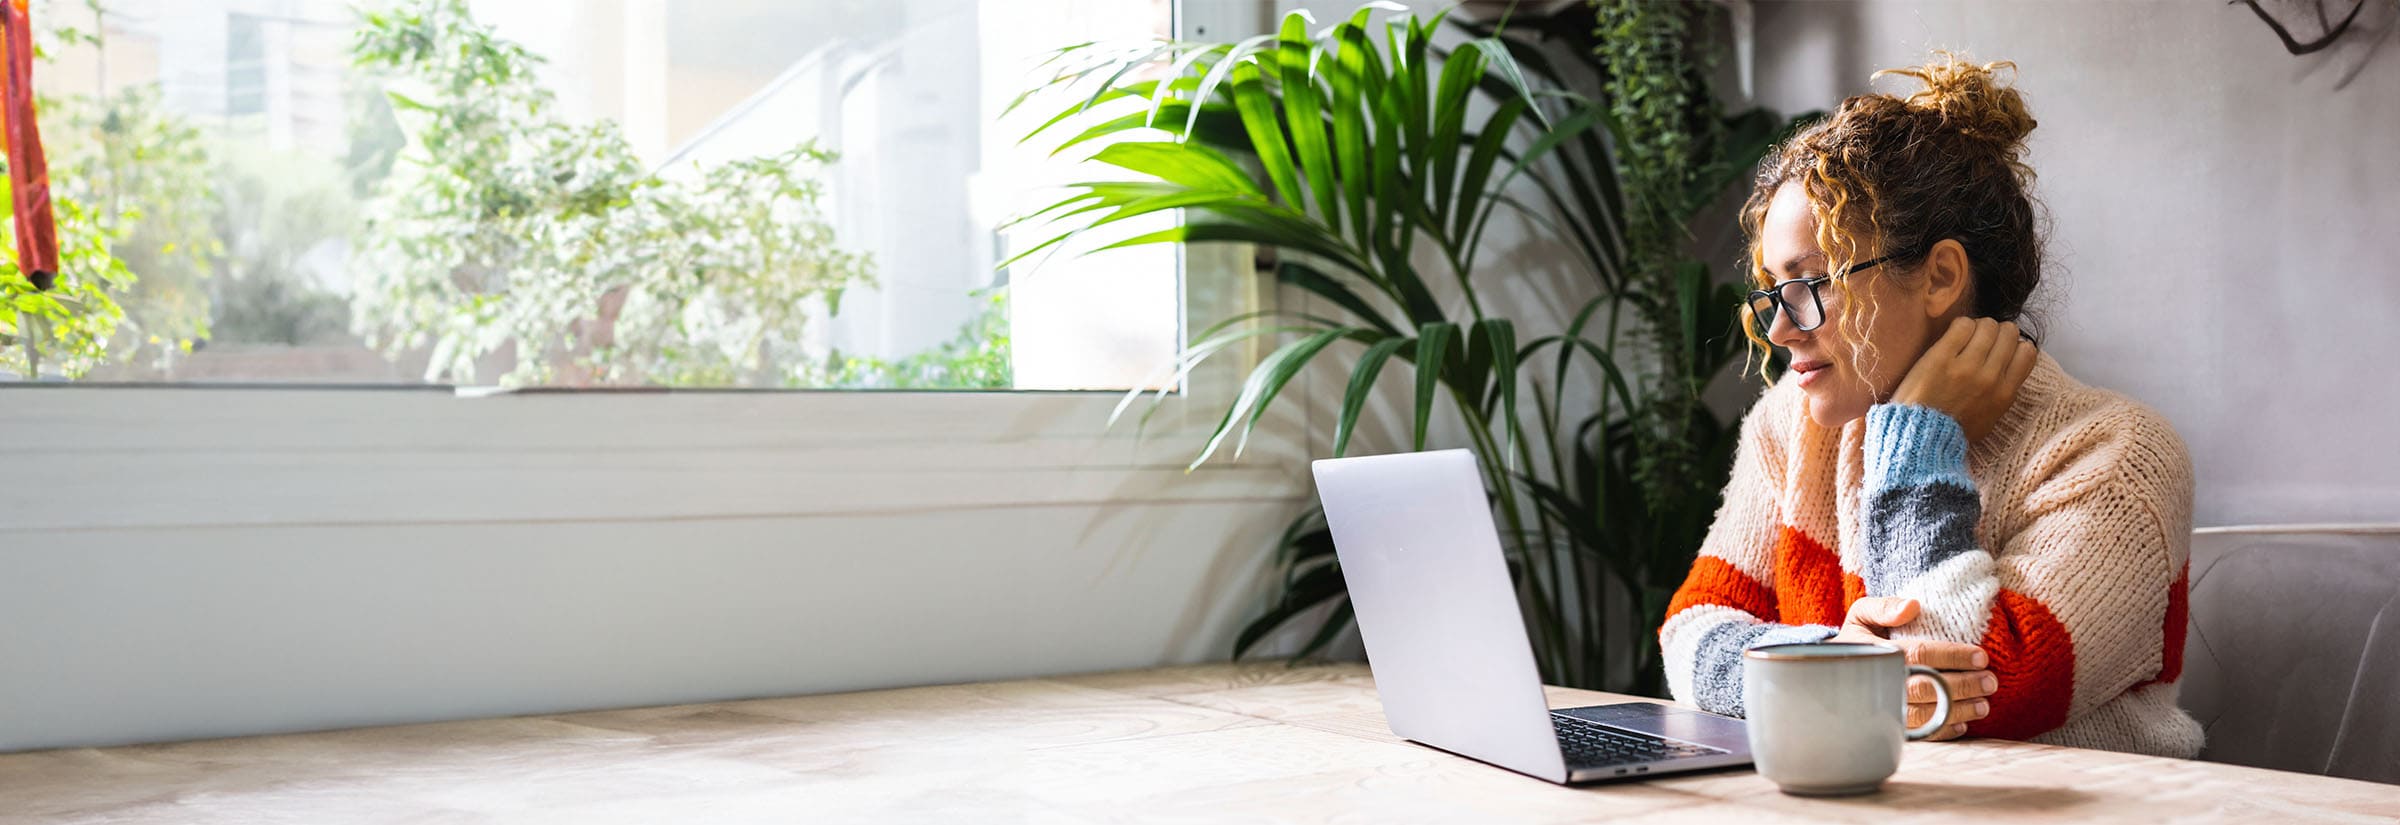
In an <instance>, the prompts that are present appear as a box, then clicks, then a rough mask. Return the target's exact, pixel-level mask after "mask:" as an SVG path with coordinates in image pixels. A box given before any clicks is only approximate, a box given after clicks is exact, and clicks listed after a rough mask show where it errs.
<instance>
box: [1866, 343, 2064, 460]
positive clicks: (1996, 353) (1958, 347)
mask: <svg viewBox="0 0 2400 825" xmlns="http://www.w3.org/2000/svg"><path fill="white" fill-rule="evenodd" d="M2040 352H2041V351H2040V350H2039V349H2038V348H2036V347H2035V346H2034V345H2033V342H2031V341H2026V340H2023V339H2020V338H2018V337H2017V325H2016V324H2014V323H2011V322H2007V321H1994V320H1992V319H1990V318H1958V319H1955V320H1952V321H1951V322H1950V330H1949V331H1948V332H1944V333H1942V337H1941V339H1940V340H1937V341H1935V342H1933V347H1932V348H1930V349H1927V350H1925V354H1924V355H1920V356H1917V363H1916V365H1915V366H1912V367H1910V368H1909V370H1908V375H1907V377H1905V378H1902V379H1900V388H1899V389H1898V390H1895V391H1893V393H1892V403H1894V404H1916V405H1918V406H1923V407H1931V408H1933V409H1936V410H1940V411H1942V412H1943V413H1945V414H1947V415H1949V416H1950V417H1951V418H1952V419H1954V420H1956V421H1957V422H1958V426H1959V429H1962V430H1965V431H1966V435H1967V443H1969V444H1973V443H1975V442H1977V441H1979V440H1982V438H1983V436H1984V434H1985V433H1989V432H1991V430H1992V425H1994V424H1997V423H1999V421H2000V416H2001V415H2002V414H2004V413H2006V412H2008V407H2009V405H2011V404H2014V403H2016V401H2017V388H2018V387H2019V386H2021V385H2023V384H2024V383H2025V376H2027V375H2031V374H2033V365H2034V362H2035V361H2037V360H2039V355H2040Z"/></svg>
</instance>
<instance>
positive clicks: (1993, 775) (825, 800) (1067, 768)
mask: <svg viewBox="0 0 2400 825" xmlns="http://www.w3.org/2000/svg"><path fill="white" fill-rule="evenodd" d="M1619 698H1620V697H1614V696H1611V695H1608V694H1601V693H1593V692H1589V691H1577V690H1567V689H1557V688H1554V689H1552V691H1551V701H1552V704H1554V705H1557V706H1570V705H1584V704H1595V703H1600V702H1607V701H1612V700H1617V699H1619ZM2395 818H2400V787H2394V786H2386V785H2377V784H2371V783H2365V782H2355V781H2350V780H2342V779H2329V778H2325V777H2319V776H2308V775H2303V774H2292V773H2280V772H2274V771H2264V770H2256V769H2251V768H2239V767H2231V766H2226V765H2214V764H2208V763H2203V762H2187V761H2181V760H2172V759H2156V758H2149V757H2136V756H2123V755H2118V754H2110V753H2102V752H2097V751H2079V750H2071V749H2065V748H2056V747H2049V746H2044V745H2030V744H2023V743H2017V742H1997V741H1967V742H1952V743H1930V744H1911V745H1909V746H1908V753H1907V757H1906V758H1905V759H1904V760H1903V762H1902V765H1901V768H1900V773H1899V775H1898V776H1895V777H1893V779H1892V781H1891V783H1890V784H1889V785H1888V786H1887V787H1886V788H1885V790H1884V791H1883V792H1882V793H1880V794H1876V795H1872V796H1867V797H1857V798H1851V799H1838V800H1823V799H1802V798H1798V797H1790V796H1785V795H1783V794H1781V793H1778V792H1777V791H1776V790H1775V789H1774V787H1773V786H1771V785H1769V784H1768V783H1767V782H1766V780H1763V779H1760V778H1759V777H1758V776H1757V775H1756V774H1753V773H1751V772H1748V771H1738V772H1733V773H1719V774H1712V775H1706V776H1688V777H1677V778H1665V779H1657V780H1651V781H1648V782H1642V783H1636V784H1616V785H1599V786H1592V787H1585V788H1563V787H1559V786H1555V785H1551V784H1549V783H1547V782H1542V781H1539V780H1535V779H1529V778H1526V777H1523V776H1519V775H1517V774H1513V773H1509V772H1507V771H1503V770H1500V769H1498V768H1492V767H1488V766H1485V765H1482V764H1479V763H1475V762H1470V761H1468V760H1465V759H1461V758H1458V757H1454V756H1450V755H1448V754H1444V753H1441V752H1439V751H1435V750H1431V749H1428V748H1424V747H1420V746H1417V745H1413V744H1410V743H1407V742H1403V741H1401V740H1399V739H1396V738H1394V737H1393V736H1392V735H1391V732H1390V731H1389V730H1387V729H1385V727H1384V724H1383V716H1382V713H1381V711H1380V710H1379V709H1378V706H1377V704H1376V701H1375V691H1374V684H1373V682H1372V681H1371V680H1370V679H1369V678H1368V675H1367V671H1366V669H1365V668H1364V667H1361V666H1357V665H1341V666H1328V667H1312V668H1300V669H1288V668H1285V667H1283V666H1281V665H1278V664H1244V665H1212V666H1200V667H1186V668H1168V669H1163V670H1149V671H1132V672H1124V673H1104V674H1095V675H1088V676H1069V677H1060V678H1053V679H1035V680H1028V681H1019V682H995V683H988V684H971V685H952V686H945V687H928V688H911V689H905V690H887V691H875V692H868V693H849V694H838V695H829V696H807V697H796V698H789V699H764V700H756V701H747V702H725V703H718V704H708V705H687V706H679V707H664V708H647V709H639V710H621V711H604V712H594V713H572V714H561V715H556V716H539V717H523V718H514V719H494V720H484V721H474V722H451V723H442V724H432V725H411V726H405V727H391V728H373V729H363V730H352V731H335V732H328V733H312V734H296V735H287V736H266V737H255V738H247V739H226V740H214V741H205V742H186V743H180V744H171V745H146V746H135V747H120V748H106V749H80V750H62V751H42V752H34V753H20V754H8V755H0V822H4V823H37V822H38V823H63V822H95V823H96V822H109V823H140V822H174V823H281V822H294V823H299V822H305V823H352V822H357V823H386V822H389V823H401V822H407V823H481V822H562V823H579V824H581V823H749V822H776V823H786V822H798V823H819V822H877V823H884V822H920V821H921V822H962V823H970V822H1060V823H1084V822H1335V821H1341V822H1361V823H1397V822H1595V821H1603V820H1605V821H1610V822H1708V823H1720V822H1736V823H1741V825H1760V824H1761V823H1771V822H1855V821H1871V822H1894V823H1897V822H1912V823H1913V822H1971V823H1977V825H1987V824H1988V823H1999V822H2094V821H2127V822H2158V821H2175V822H2212V821H2226V822H2286V821H2322V822H2374V821H2400V819H2395Z"/></svg>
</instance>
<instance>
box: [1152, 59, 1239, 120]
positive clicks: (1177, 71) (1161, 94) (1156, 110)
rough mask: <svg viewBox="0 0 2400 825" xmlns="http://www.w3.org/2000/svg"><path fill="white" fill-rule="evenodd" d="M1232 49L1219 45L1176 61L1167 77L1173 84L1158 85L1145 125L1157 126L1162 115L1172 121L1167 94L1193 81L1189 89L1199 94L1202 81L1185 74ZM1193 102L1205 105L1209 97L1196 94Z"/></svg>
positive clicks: (1169, 69)
mask: <svg viewBox="0 0 2400 825" xmlns="http://www.w3.org/2000/svg"><path fill="white" fill-rule="evenodd" d="M1232 48H1233V47H1231V46H1226V45H1222V44H1219V45H1215V46H1210V47H1208V48H1204V49H1194V50H1192V52H1191V53H1190V54H1186V55H1184V56H1183V58H1182V59H1180V60H1177V61H1175V64H1174V65H1173V66H1170V67H1168V68H1167V77H1168V79H1169V80H1170V81H1172V82H1169V83H1161V84H1158V90H1157V92H1156V93H1154V94H1152V95H1151V96H1150V111H1149V112H1148V113H1147V118H1148V119H1146V120H1144V121H1143V125H1145V126H1155V125H1157V123H1158V118H1159V116H1160V115H1167V117H1168V118H1169V119H1170V120H1171V119H1173V118H1174V115H1171V114H1167V113H1166V111H1165V108H1166V103H1167V93H1169V92H1171V91H1174V90H1175V88H1176V87H1178V86H1180V85H1181V84H1182V83H1183V81H1185V80H1190V81H1192V83H1191V85H1190V86H1189V87H1188V88H1190V89H1192V90H1193V91H1195V92H1197V91H1198V90H1199V88H1200V80H1201V79H1200V78H1197V77H1186V76H1185V74H1186V73H1188V72H1190V71H1191V70H1192V67H1193V66H1197V65H1199V64H1200V61H1201V60H1204V59H1207V58H1208V57H1209V56H1211V55H1221V54H1224V53H1226V52H1228V51H1232ZM1192 102H1194V103H1201V104H1205V103H1207V102H1208V96H1207V95H1204V94H1195V95H1193V97H1192ZM1186 116H1187V117H1188V116H1189V113H1186ZM1185 128H1187V129H1188V128H1190V124H1188V123H1187V124H1185Z"/></svg>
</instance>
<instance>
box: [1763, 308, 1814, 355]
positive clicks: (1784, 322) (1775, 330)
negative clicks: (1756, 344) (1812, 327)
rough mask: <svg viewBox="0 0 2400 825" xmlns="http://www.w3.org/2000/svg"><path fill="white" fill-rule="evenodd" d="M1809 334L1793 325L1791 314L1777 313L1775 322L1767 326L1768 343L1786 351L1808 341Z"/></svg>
mask: <svg viewBox="0 0 2400 825" xmlns="http://www.w3.org/2000/svg"><path fill="white" fill-rule="evenodd" d="M1809 334H1810V333H1809V332H1805V331H1802V330H1801V329H1800V327H1799V325H1797V324H1794V323H1792V314H1791V313H1789V312H1778V313H1775V321H1774V322H1773V323H1771V324H1768V325H1767V343H1770V344H1774V345H1776V346H1779V347H1783V348H1785V349H1790V348H1791V347H1792V345H1793V344H1796V343H1799V342H1801V341H1806V340H1808V338H1809Z"/></svg>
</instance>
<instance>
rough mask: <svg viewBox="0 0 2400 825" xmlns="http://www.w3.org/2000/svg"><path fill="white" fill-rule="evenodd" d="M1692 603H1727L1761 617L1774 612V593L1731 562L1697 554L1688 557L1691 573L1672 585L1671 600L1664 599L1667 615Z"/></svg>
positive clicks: (1728, 605)
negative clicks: (1680, 581)
mask: <svg viewBox="0 0 2400 825" xmlns="http://www.w3.org/2000/svg"><path fill="white" fill-rule="evenodd" d="M1695 605H1717V606H1720V607H1730V608H1733V609H1735V610H1739V611H1742V612H1745V613H1748V614H1750V615H1752V616H1757V617H1759V618H1762V619H1764V618H1766V617H1768V616H1772V615H1775V594H1774V593H1772V592H1770V591H1768V590H1767V586H1766V585H1763V584H1760V583H1758V580H1756V579H1753V578H1750V577H1749V576H1746V575H1743V574H1742V571H1740V570H1738V569H1736V568H1735V567H1734V566H1733V565H1732V563H1730V562H1727V561H1725V560H1724V559H1720V558H1717V557H1715V556H1701V557H1699V558H1697V559H1693V560H1692V572H1691V574H1690V575H1687V576H1684V577H1683V586H1682V587H1679V588H1676V590H1675V598H1674V600H1673V601H1670V602H1668V603H1667V618H1669V619H1673V618H1675V614H1677V613H1681V612H1683V609H1684V608H1687V607H1692V606H1695ZM1659 629H1660V630H1665V629H1666V628H1665V627H1660V628H1659Z"/></svg>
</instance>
